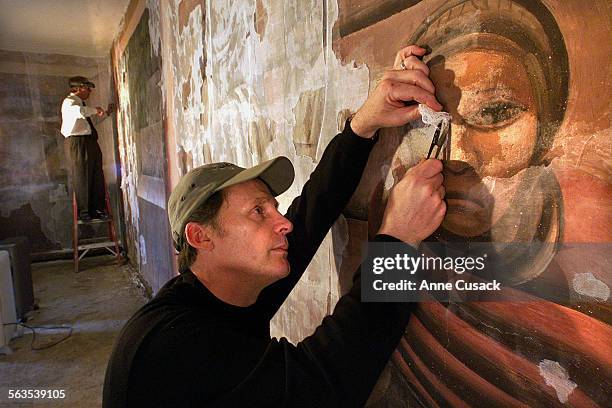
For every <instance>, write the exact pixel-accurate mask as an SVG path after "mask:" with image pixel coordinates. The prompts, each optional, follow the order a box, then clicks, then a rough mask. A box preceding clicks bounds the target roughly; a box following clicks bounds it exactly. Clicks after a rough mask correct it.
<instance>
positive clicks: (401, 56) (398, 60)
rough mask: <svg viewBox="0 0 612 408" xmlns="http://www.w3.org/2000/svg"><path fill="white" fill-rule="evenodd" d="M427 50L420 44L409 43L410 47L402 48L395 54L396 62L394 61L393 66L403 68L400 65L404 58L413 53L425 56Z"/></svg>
mask: <svg viewBox="0 0 612 408" xmlns="http://www.w3.org/2000/svg"><path fill="white" fill-rule="evenodd" d="M426 52H427V50H426V49H425V48H421V47H419V46H418V45H409V46H408V47H405V48H402V49H401V50H399V51H398V52H397V54H395V62H394V63H393V68H395V69H402V68H401V67H400V65H401V63H402V61H403V60H405V59H406V58H408V57H409V56H411V55H416V56H419V57H420V56H423V55H425V53H426Z"/></svg>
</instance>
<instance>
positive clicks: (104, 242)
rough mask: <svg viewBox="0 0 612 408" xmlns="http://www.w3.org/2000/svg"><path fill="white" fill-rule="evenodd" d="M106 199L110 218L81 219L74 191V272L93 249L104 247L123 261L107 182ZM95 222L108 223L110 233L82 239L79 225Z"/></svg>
mask: <svg viewBox="0 0 612 408" xmlns="http://www.w3.org/2000/svg"><path fill="white" fill-rule="evenodd" d="M104 201H105V205H106V214H107V216H108V218H106V219H103V220H102V219H92V220H91V221H83V220H79V208H78V206H77V200H76V193H75V192H74V191H73V192H72V223H73V224H72V225H73V226H72V249H73V252H74V254H73V258H74V273H78V272H79V261H80V260H81V259H83V257H84V256H85V255H86V254H87V253H88V252H89V250H91V249H97V248H104V249H106V250H107V251H108V252H110V253H111V254H113V255H115V257H116V259H117V262H118V263H119V262H121V261H122V257H121V252H120V250H119V241H118V240H117V234H116V233H115V223H114V222H113V215H112V212H111V205H110V198H109V195H108V189H107V188H106V183H105V184H104ZM95 224H107V225H108V235H107V236H104V237H95V238H87V239H82V238H80V237H79V227H80V226H81V225H95ZM80 251H82V252H80ZM79 252H80V253H79Z"/></svg>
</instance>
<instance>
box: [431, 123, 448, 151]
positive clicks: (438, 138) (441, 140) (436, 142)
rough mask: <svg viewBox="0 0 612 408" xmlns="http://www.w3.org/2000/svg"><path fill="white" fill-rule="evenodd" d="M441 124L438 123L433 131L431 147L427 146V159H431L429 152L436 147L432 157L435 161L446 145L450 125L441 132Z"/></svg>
mask: <svg viewBox="0 0 612 408" xmlns="http://www.w3.org/2000/svg"><path fill="white" fill-rule="evenodd" d="M442 125H443V122H440V123H439V124H438V126H437V127H436V130H435V131H434V135H433V138H432V139H431V145H430V146H429V151H428V152H427V158H428V159H429V158H431V152H433V149H434V147H436V146H437V149H436V154H435V155H434V157H435V158H436V159H437V158H438V156H439V155H440V151H441V150H442V148H443V147H444V144H445V143H446V139H447V138H448V133H449V131H450V123H449V125H448V126H446V127H445V128H444V130H442Z"/></svg>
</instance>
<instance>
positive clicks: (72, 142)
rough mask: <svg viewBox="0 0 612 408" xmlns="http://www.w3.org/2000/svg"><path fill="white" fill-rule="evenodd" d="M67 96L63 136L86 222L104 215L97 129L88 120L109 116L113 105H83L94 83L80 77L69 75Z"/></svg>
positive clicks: (104, 207)
mask: <svg viewBox="0 0 612 408" xmlns="http://www.w3.org/2000/svg"><path fill="white" fill-rule="evenodd" d="M69 85H70V95H68V96H67V97H66V98H65V99H64V101H63V102H62V129H61V132H62V135H64V137H65V138H66V154H67V155H68V161H69V162H70V174H71V176H72V186H73V189H74V191H75V193H76V199H77V206H78V212H79V218H80V219H81V220H84V221H89V220H91V219H92V217H93V218H105V217H106V216H107V214H106V205H105V193H104V191H105V190H104V174H103V173H102V151H101V150H100V146H99V145H98V132H97V131H96V128H95V127H94V124H93V122H92V120H91V118H92V117H95V118H98V119H101V118H105V117H107V116H108V115H110V113H111V111H112V109H113V105H111V104H109V105H108V108H107V110H106V111H105V110H104V109H102V108H101V107H99V106H97V107H95V108H93V107H89V106H87V105H86V103H85V100H87V98H89V95H90V94H91V90H92V89H93V88H95V87H96V85H95V84H94V83H93V82H91V81H89V80H88V79H87V78H85V77H83V76H75V77H72V78H70V80H69Z"/></svg>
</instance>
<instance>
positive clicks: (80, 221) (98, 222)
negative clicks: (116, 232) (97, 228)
mask: <svg viewBox="0 0 612 408" xmlns="http://www.w3.org/2000/svg"><path fill="white" fill-rule="evenodd" d="M112 221H113V219H112V218H110V217H109V218H107V219H105V220H101V219H99V218H94V219H92V220H91V221H83V220H79V221H78V222H77V224H79V225H81V224H102V223H107V222H112Z"/></svg>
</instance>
